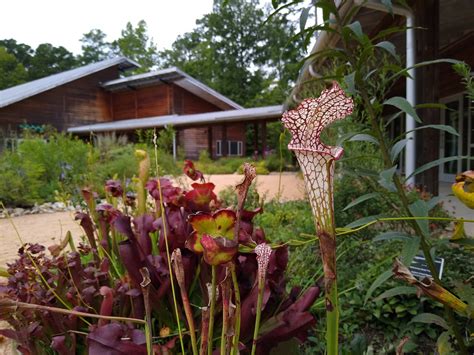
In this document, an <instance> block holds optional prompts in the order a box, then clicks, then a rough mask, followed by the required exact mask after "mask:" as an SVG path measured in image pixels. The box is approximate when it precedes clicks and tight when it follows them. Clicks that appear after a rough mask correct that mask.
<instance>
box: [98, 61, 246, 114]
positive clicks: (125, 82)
mask: <svg viewBox="0 0 474 355" xmlns="http://www.w3.org/2000/svg"><path fill="white" fill-rule="evenodd" d="M157 83H164V84H169V83H173V84H175V85H177V86H179V87H181V88H183V89H185V90H187V91H189V92H191V93H192V94H194V95H196V96H198V97H200V98H202V99H204V100H206V101H208V102H210V103H212V104H214V105H215V106H217V107H219V108H220V109H223V110H233V109H242V108H243V107H242V106H240V105H239V104H237V103H236V102H234V101H232V100H231V99H229V98H228V97H225V96H224V95H222V94H220V93H218V92H217V91H215V90H213V89H211V88H210V87H209V86H207V85H205V84H203V83H202V82H200V81H199V80H196V79H194V78H193V77H191V76H189V75H188V74H186V73H185V72H183V71H182V70H180V69H178V68H176V67H171V68H167V69H162V70H157V71H152V72H149V73H144V74H138V75H133V76H129V77H125V78H120V79H116V80H111V81H108V82H106V83H103V84H102V87H103V88H104V89H106V90H108V91H112V92H114V91H120V90H129V89H135V88H140V87H144V86H150V85H155V84H157Z"/></svg>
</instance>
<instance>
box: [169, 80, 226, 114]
mask: <svg viewBox="0 0 474 355" xmlns="http://www.w3.org/2000/svg"><path fill="white" fill-rule="evenodd" d="M172 92H173V107H172V112H173V113H175V114H178V115H186V114H193V113H204V112H215V111H222V109H221V108H219V107H217V106H216V105H214V104H212V103H210V102H207V101H206V100H203V99H201V98H200V97H198V96H196V95H194V94H192V93H190V92H189V91H186V90H184V89H183V88H181V87H179V86H176V85H173V87H172Z"/></svg>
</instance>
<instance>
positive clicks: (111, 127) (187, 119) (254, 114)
mask: <svg viewBox="0 0 474 355" xmlns="http://www.w3.org/2000/svg"><path fill="white" fill-rule="evenodd" d="M282 113H283V106H282V105H276V106H265V107H254V108H246V109H240V110H229V111H217V112H207V113H198V114H192V115H167V116H156V117H147V118H134V119H130V120H120V121H114V122H107V123H97V124H92V125H86V126H78V127H72V128H69V129H68V132H70V133H90V132H96V133H97V132H112V131H130V130H135V129H145V128H154V127H164V126H168V125H172V126H173V127H186V126H188V127H191V126H198V125H205V124H217V123H225V122H242V121H254V120H255V121H256V120H263V119H269V118H279V117H281V114H282Z"/></svg>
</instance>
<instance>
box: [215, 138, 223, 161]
mask: <svg viewBox="0 0 474 355" xmlns="http://www.w3.org/2000/svg"><path fill="white" fill-rule="evenodd" d="M216 156H218V157H220V156H222V141H221V140H217V141H216Z"/></svg>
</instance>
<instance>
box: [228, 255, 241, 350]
mask: <svg viewBox="0 0 474 355" xmlns="http://www.w3.org/2000/svg"><path fill="white" fill-rule="evenodd" d="M230 273H231V275H232V284H233V286H234V294H235V323H234V339H233V341H232V351H231V354H232V355H236V354H238V353H239V342H240V320H241V319H240V317H241V307H242V306H241V301H240V289H239V281H238V280H237V273H236V272H235V264H234V263H232V264H231V265H230Z"/></svg>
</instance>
